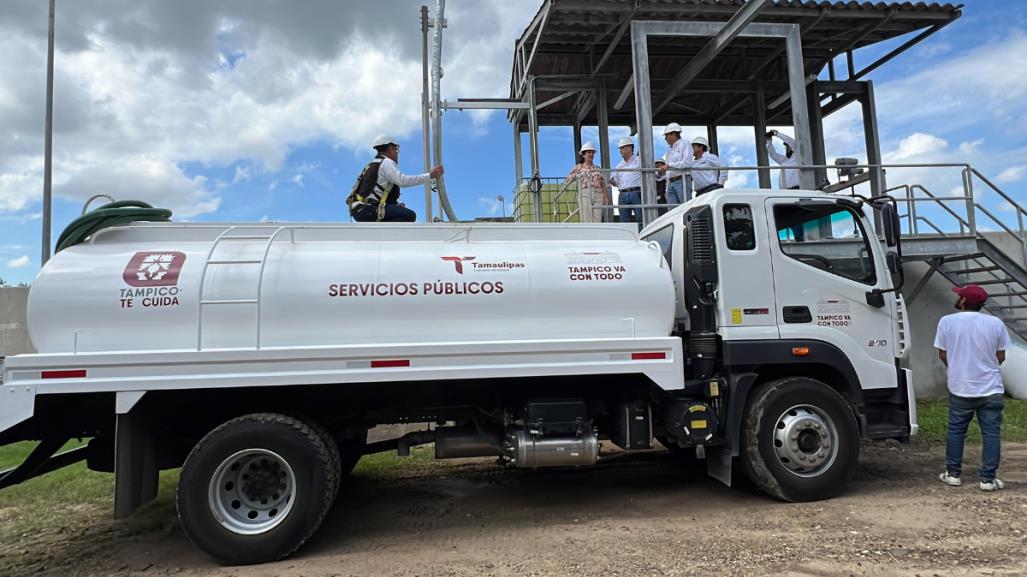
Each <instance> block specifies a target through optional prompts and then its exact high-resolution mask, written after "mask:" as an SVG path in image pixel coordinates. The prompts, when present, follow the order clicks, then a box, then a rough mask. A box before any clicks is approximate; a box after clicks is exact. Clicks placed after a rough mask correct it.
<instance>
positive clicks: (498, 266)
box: [439, 256, 525, 274]
mask: <svg viewBox="0 0 1027 577" xmlns="http://www.w3.org/2000/svg"><path fill="white" fill-rule="evenodd" d="M439 258H441V259H442V260H444V261H447V262H451V263H453V266H454V267H456V272H457V274H464V263H465V262H466V263H468V264H469V265H470V267H471V272H508V271H511V270H514V269H519V268H525V264H524V263H523V262H511V261H508V260H501V261H492V262H490V261H479V260H476V258H477V257H473V256H441V257H439Z"/></svg>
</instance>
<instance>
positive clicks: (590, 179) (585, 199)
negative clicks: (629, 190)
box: [564, 142, 610, 222]
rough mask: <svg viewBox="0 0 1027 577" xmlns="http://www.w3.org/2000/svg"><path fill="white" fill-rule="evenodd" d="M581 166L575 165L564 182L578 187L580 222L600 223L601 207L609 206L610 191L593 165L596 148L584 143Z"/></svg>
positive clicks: (596, 167)
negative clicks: (572, 183) (573, 183)
mask: <svg viewBox="0 0 1027 577" xmlns="http://www.w3.org/2000/svg"><path fill="white" fill-rule="evenodd" d="M581 157H582V161H581V164H576V165H575V166H574V168H573V169H571V172H570V174H568V175H567V178H566V180H565V181H564V182H570V181H572V180H573V181H574V182H575V183H576V184H577V185H578V207H579V211H578V212H579V214H580V215H581V222H602V221H603V209H602V205H604V204H610V190H609V189H608V188H607V186H606V178H605V177H604V176H603V173H602V171H601V170H599V167H598V166H596V165H595V164H593V161H594V160H595V157H596V147H595V146H592V143H591V142H586V143H585V144H584V145H582V147H581Z"/></svg>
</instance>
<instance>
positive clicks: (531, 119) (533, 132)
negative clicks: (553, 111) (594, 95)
mask: <svg viewBox="0 0 1027 577" xmlns="http://www.w3.org/2000/svg"><path fill="white" fill-rule="evenodd" d="M536 105H537V103H536V102H535V77H534V76H532V77H531V78H529V79H528V144H529V153H530V154H531V177H532V178H535V177H536V176H539V162H538V109H537V108H536ZM535 222H542V191H541V190H539V191H538V192H536V193H535Z"/></svg>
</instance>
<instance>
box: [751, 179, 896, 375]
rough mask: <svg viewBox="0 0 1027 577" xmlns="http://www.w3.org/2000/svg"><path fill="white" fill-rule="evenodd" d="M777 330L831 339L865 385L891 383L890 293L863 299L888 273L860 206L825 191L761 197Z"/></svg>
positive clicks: (888, 282)
mask: <svg viewBox="0 0 1027 577" xmlns="http://www.w3.org/2000/svg"><path fill="white" fill-rule="evenodd" d="M766 208H767V219H768V221H769V225H770V232H771V243H770V244H771V262H772V264H773V267H774V289H775V291H774V292H775V296H776V304H777V313H778V318H779V327H780V333H781V338H782V339H785V340H790V339H797V340H798V339H801V340H813V341H823V342H826V343H830V344H832V345H834V346H836V347H838V348H839V349H841V351H842V352H843V353H844V354H845V356H846V357H848V359H849V360H850V361H851V362H852V365H853V368H855V370H856V374H857V376H858V377H859V379H860V385H861V386H862V388H864V389H871V388H886V387H895V386H897V385H898V380H897V373H896V370H895V358H894V347H895V343H894V342H893V340H894V339H893V335H894V331H893V324H894V320H893V319H894V311H895V299H894V296H893V295H892V294H891V293H886V295H885V299H884V301H885V304H884V306H883V307H876V306H872V305H870V304H867V296H866V293H867V292H868V291H871V290H873V289H874V288H880V289H886V288H889V287H890V286H891V280H890V278H889V276H888V274H886V272H885V271H886V269H885V268H884V264H883V263H884V256H883V254H882V252H881V248H880V246H879V245H878V243H877V239H876V238H875V237H870V236H868V234H867V230H868V228H867V223H866V222H865V220H864V219H863V217H862V214H861V213H860V212H859V211H857V210H854V209H852V208H850V207H847V206H845V205H843V204H840V203H838V202H835V201H833V200H828V199H816V200H810V199H805V200H800V199H798V198H773V199H768V200H767V201H766Z"/></svg>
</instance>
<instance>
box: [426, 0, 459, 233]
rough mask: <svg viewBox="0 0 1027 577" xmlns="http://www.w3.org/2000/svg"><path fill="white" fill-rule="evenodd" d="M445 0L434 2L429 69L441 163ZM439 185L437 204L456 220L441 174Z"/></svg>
mask: <svg viewBox="0 0 1027 577" xmlns="http://www.w3.org/2000/svg"><path fill="white" fill-rule="evenodd" d="M445 14H446V0H438V1H437V2H436V3H435V40H434V46H433V63H432V70H431V84H432V106H431V112H432V138H433V140H434V146H433V149H434V157H435V162H437V163H439V164H442V95H441V94H440V88H439V85H440V82H441V80H442V29H443V28H444V26H445ZM435 182H436V183H438V187H439V204H440V205H442V208H443V210H445V211H446V216H447V217H449V220H451V221H458V220H459V219H458V218H457V217H456V213H455V212H453V207H452V206H451V205H450V204H449V196H448V195H447V194H446V181H445V178H444V177H443V176H439V177H438V178H436V179H435Z"/></svg>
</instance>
